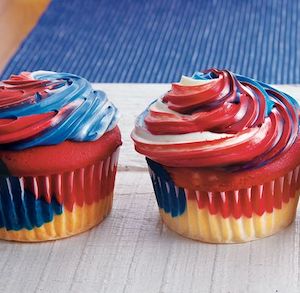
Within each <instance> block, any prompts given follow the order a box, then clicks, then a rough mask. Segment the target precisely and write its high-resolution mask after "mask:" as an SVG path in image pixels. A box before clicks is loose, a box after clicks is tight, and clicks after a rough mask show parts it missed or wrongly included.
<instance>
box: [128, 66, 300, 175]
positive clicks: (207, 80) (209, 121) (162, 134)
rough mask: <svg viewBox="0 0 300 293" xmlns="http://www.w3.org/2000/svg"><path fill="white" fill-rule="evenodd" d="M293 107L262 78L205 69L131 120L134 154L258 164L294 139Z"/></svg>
mask: <svg viewBox="0 0 300 293" xmlns="http://www.w3.org/2000/svg"><path fill="white" fill-rule="evenodd" d="M298 132H299V105H298V103H297V102H296V101H295V100H294V99H293V98H292V97H290V96H289V95H287V94H285V93H283V92H281V91H279V90H276V89H274V88H272V87H271V86H269V85H267V84H264V83H262V82H259V81H256V80H254V79H251V78H247V77H245V76H241V75H237V74H233V73H232V72H230V71H228V70H218V69H210V70H207V71H204V72H197V73H195V74H194V75H193V76H192V77H184V76H183V77H182V79H181V81H180V82H179V83H174V84H172V89H171V90H170V91H169V92H167V93H166V94H165V95H164V96H163V97H161V98H159V99H157V100H156V101H154V102H153V103H152V104H151V105H150V106H149V107H148V108H147V109H146V110H145V111H144V112H143V113H142V114H141V115H140V116H139V117H138V118H137V120H136V125H135V129H134V131H133V132H132V138H133V140H134V142H135V148H136V150H137V151H138V152H140V153H142V154H144V155H145V156H147V157H149V158H151V159H153V160H154V161H157V162H159V163H161V164H164V165H166V166H171V167H172V166H173V167H177V166H179V167H212V168H222V167H224V166H226V170H235V169H238V170H240V169H241V168H242V169H249V168H255V167H259V166H262V165H264V164H266V163H267V162H269V161H270V160H273V159H274V158H276V157H277V156H279V155H280V154H281V153H283V152H286V151H287V150H288V149H289V148H290V147H291V146H292V144H293V143H294V142H295V140H296V139H297V137H298Z"/></svg>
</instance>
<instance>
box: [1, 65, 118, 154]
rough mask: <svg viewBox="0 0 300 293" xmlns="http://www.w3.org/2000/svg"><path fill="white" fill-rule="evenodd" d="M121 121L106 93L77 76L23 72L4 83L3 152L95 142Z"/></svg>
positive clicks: (2, 89)
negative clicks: (64, 143)
mask: <svg viewBox="0 0 300 293" xmlns="http://www.w3.org/2000/svg"><path fill="white" fill-rule="evenodd" d="M118 118H119V113H118V110H117V109H116V108H115V106H114V105H113V104H112V103H111V102H109V101H108V99H107V96H106V94H105V93H104V92H102V91H94V90H93V89H92V86H91V84H90V83H89V82H88V81H87V80H85V79H84V78H82V77H79V76H77V75H74V74H70V73H56V72H51V71H35V72H22V73H21V74H20V75H12V76H11V77H10V78H9V79H8V80H3V81H1V82H0V148H1V149H8V150H23V149H27V148H30V147H35V146H44V145H56V144H60V143H62V142H64V141H66V140H71V141H94V140H97V139H98V138H100V137H101V136H102V135H103V134H104V133H105V132H107V131H110V130H112V129H113V128H114V127H115V126H116V124H117V121H118Z"/></svg>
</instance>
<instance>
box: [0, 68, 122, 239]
mask: <svg viewBox="0 0 300 293" xmlns="http://www.w3.org/2000/svg"><path fill="white" fill-rule="evenodd" d="M118 116H119V115H118V111H117V109H116V108H115V107H114V105H113V104H112V103H110V102H109V101H108V99H107V96H106V94H105V93H104V92H102V91H94V90H93V89H92V87H91V84H90V83H89V82H88V81H87V80H85V79H84V78H81V77H79V76H76V75H73V74H69V73H56V72H48V71H35V72H31V73H30V72H23V73H21V74H20V75H12V76H11V77H10V79H8V80H3V81H1V82H0V159H1V160H0V172H1V174H0V238H1V239H6V240H16V241H26V242H27V241H28V242H33V241H46V240H53V239H59V238H63V237H68V236H71V235H74V234H78V233H81V232H83V231H86V230H88V229H90V228H92V227H93V226H95V225H97V224H99V223H100V222H101V221H102V220H103V219H104V218H105V217H106V216H107V215H108V213H109V212H110V210H111V207H112V199H113V190H114V181H115V174H116V169H117V160H118V150H119V146H120V145H121V136H120V131H119V128H118V126H117V120H118Z"/></svg>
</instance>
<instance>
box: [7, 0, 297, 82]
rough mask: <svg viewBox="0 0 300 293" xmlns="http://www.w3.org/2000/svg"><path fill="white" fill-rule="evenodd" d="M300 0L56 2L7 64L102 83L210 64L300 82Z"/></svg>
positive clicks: (154, 77) (175, 75)
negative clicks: (77, 75) (64, 72)
mask: <svg viewBox="0 0 300 293" xmlns="http://www.w3.org/2000/svg"><path fill="white" fill-rule="evenodd" d="M299 18H300V1H289V0H278V1H275V0H274V1H267V0H266V1H261V0H252V1H243V0H237V1H229V0H223V1H221V0H215V1H212V0H210V1H208V0H205V1H201V0H194V1H188V0H182V1H180V0H152V1H145V0H144V1H143V0H135V1H134V0H132V1H129V0H124V1H120V0H63V1H62V0H53V1H52V3H51V4H50V6H49V8H48V10H47V11H46V12H45V14H44V15H43V17H42V18H41V20H40V21H39V23H38V25H37V26H36V27H35V29H34V30H33V31H32V33H31V34H30V35H29V36H28V37H27V39H26V40H25V41H24V43H23V44H22V46H21V47H20V49H19V50H18V52H17V53H16V54H15V56H14V57H13V58H12V59H11V61H10V62H9V64H8V65H7V66H6V68H5V70H4V72H3V74H2V78H6V77H8V76H9V75H10V74H11V73H18V72H20V71H24V70H36V69H47V70H56V71H68V72H73V73H76V74H79V75H82V76H84V77H86V78H87V79H89V80H90V81H95V82H170V81H175V80H178V79H179V77H180V75H181V74H192V73H193V72H194V71H196V70H201V69H204V68H208V67H214V66H216V67H219V68H229V69H231V70H232V71H235V72H238V73H240V74H245V75H249V76H252V77H254V78H257V79H260V80H263V81H265V82H270V83H300V20H299Z"/></svg>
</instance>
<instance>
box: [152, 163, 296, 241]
mask: <svg viewBox="0 0 300 293" xmlns="http://www.w3.org/2000/svg"><path fill="white" fill-rule="evenodd" d="M147 163H148V166H149V173H150V176H151V179H152V183H153V188H154V192H155V195H156V199H157V203H158V206H159V210H160V214H161V217H162V219H163V221H164V222H165V224H166V225H167V226H168V227H169V228H170V229H171V230H173V231H175V232H177V233H179V234H181V235H183V236H185V237H188V238H192V239H195V240H200V241H204V242H211V243H240V242H246V241H251V240H255V239H258V238H263V237H266V236H270V235H272V234H274V233H276V232H278V231H280V230H282V229H283V228H285V227H286V226H288V225H289V224H290V223H291V222H292V221H293V220H294V218H295V215H296V209H297V203H298V198H299V189H300V175H299V168H300V167H299V166H298V167H296V168H294V169H293V170H290V171H289V172H287V173H286V174H284V175H282V176H280V177H277V178H274V179H272V180H269V181H267V182H263V181H262V182H261V184H257V185H253V186H248V187H243V188H240V189H234V190H227V191H218V192H216V191H209V190H200V189H199V190H195V189H191V188H190V186H191V185H192V184H189V182H188V181H187V182H186V186H178V185H177V184H176V182H174V180H173V178H172V175H171V174H170V173H169V172H168V170H167V169H168V168H167V167H164V166H162V165H161V164H158V163H156V162H154V161H152V160H150V159H147ZM174 172H177V176H180V172H181V168H173V169H172V174H174ZM195 172H196V171H195ZM194 175H195V176H192V177H193V178H192V177H191V178H190V180H195V178H197V174H194ZM261 180H263V178H261Z"/></svg>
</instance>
